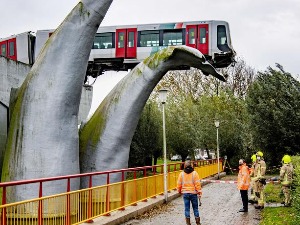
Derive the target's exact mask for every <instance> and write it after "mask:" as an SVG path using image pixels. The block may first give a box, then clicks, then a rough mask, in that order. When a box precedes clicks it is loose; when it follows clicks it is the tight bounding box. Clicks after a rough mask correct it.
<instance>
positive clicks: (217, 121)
mask: <svg viewBox="0 0 300 225" xmlns="http://www.w3.org/2000/svg"><path fill="white" fill-rule="evenodd" d="M215 126H216V128H217V159H218V179H219V178H220V159H219V151H220V150H219V126H220V121H219V120H215Z"/></svg>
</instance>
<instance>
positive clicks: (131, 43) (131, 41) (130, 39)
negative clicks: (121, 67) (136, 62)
mask: <svg viewBox="0 0 300 225" xmlns="http://www.w3.org/2000/svg"><path fill="white" fill-rule="evenodd" d="M128 47H130V48H132V47H134V32H132V31H130V32H129V33H128Z"/></svg>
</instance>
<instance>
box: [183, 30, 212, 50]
mask: <svg viewBox="0 0 300 225" xmlns="http://www.w3.org/2000/svg"><path fill="white" fill-rule="evenodd" d="M186 45H187V46H190V47H193V48H196V49H198V50H199V51H200V52H201V53H202V54H203V55H208V24H199V25H187V26H186Z"/></svg>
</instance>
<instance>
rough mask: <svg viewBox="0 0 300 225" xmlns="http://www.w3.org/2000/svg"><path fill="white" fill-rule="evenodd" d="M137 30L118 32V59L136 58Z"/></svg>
mask: <svg viewBox="0 0 300 225" xmlns="http://www.w3.org/2000/svg"><path fill="white" fill-rule="evenodd" d="M136 44H137V29H136V28H128V29H117V30H116V57H117V58H136V49H137V48H136Z"/></svg>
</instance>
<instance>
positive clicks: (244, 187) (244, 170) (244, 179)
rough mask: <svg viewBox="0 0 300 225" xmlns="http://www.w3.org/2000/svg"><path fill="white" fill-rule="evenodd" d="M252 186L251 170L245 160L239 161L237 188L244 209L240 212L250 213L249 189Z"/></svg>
mask: <svg viewBox="0 0 300 225" xmlns="http://www.w3.org/2000/svg"><path fill="white" fill-rule="evenodd" d="M249 186H250V174H249V168H248V166H247V165H246V162H245V160H244V159H240V160H239V174H238V180H237V187H238V189H239V190H240V193H241V198H242V202H243V208H242V209H240V211H239V212H248V189H249Z"/></svg>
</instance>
